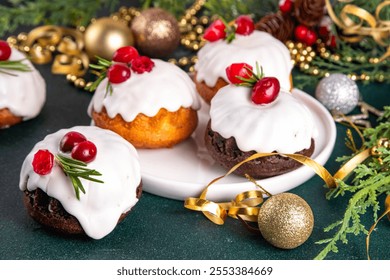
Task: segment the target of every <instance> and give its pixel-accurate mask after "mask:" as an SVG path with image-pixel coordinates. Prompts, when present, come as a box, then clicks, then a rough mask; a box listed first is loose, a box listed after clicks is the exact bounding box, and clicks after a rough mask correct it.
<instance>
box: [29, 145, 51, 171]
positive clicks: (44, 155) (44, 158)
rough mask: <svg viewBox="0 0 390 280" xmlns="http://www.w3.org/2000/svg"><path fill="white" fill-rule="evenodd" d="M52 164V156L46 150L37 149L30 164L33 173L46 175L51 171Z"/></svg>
mask: <svg viewBox="0 0 390 280" xmlns="http://www.w3.org/2000/svg"><path fill="white" fill-rule="evenodd" d="M53 165H54V156H53V154H52V153H50V152H49V151H48V150H38V152H36V153H35V155H34V158H33V161H32V166H33V170H34V172H35V173H37V174H39V175H47V174H49V173H50V172H51V170H52V168H53Z"/></svg>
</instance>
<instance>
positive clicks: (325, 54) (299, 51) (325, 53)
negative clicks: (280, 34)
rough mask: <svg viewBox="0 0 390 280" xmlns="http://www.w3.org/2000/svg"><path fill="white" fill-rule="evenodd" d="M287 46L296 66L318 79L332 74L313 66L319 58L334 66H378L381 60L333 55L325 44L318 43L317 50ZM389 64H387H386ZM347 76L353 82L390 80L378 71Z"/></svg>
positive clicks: (301, 46)
mask: <svg viewBox="0 0 390 280" xmlns="http://www.w3.org/2000/svg"><path fill="white" fill-rule="evenodd" d="M286 46H287V48H288V49H289V51H290V56H291V60H292V62H293V64H294V65H296V66H297V67H299V70H301V71H302V72H304V73H306V74H309V75H314V76H318V77H328V76H329V75H330V74H331V73H330V72H329V71H327V70H322V69H321V68H319V67H317V66H314V65H312V61H313V60H314V58H315V57H317V56H319V57H321V58H322V59H324V60H327V61H330V62H331V63H333V64H339V65H341V64H342V63H343V62H357V63H371V64H376V63H378V62H379V61H380V59H379V58H376V57H372V58H367V57H365V56H364V55H359V56H357V57H352V56H342V55H340V54H337V53H332V52H331V51H330V50H329V49H328V48H326V46H325V44H324V43H322V42H320V41H319V42H317V48H316V49H313V48H312V47H311V46H307V45H305V44H303V43H301V42H293V41H287V42H286ZM385 63H387V62H385ZM347 76H348V77H349V78H351V79H352V80H356V81H358V80H360V81H370V80H372V81H377V82H384V81H385V80H387V79H389V78H390V74H389V73H386V72H384V71H378V72H376V73H365V72H362V73H354V72H351V73H348V74H347Z"/></svg>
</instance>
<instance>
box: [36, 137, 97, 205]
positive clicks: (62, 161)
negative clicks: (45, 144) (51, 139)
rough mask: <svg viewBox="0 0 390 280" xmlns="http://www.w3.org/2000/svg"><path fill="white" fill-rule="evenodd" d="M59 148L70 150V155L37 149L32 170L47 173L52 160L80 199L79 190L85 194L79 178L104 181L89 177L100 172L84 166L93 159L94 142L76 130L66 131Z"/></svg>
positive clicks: (95, 151)
mask: <svg viewBox="0 0 390 280" xmlns="http://www.w3.org/2000/svg"><path fill="white" fill-rule="evenodd" d="M59 148H60V151H62V152H63V153H69V152H71V157H67V156H64V155H61V154H57V155H55V156H54V155H53V154H52V153H51V152H50V151H48V150H42V149H41V150H38V151H37V152H36V153H35V154H34V157H33V161H32V166H33V170H34V172H35V173H37V174H39V175H47V174H49V173H50V172H51V170H52V169H53V166H54V162H56V163H57V164H58V166H60V167H61V169H62V170H63V171H64V173H65V174H66V175H67V176H68V177H69V179H70V180H71V182H72V185H73V188H74V190H75V194H76V197H77V199H80V191H81V192H83V193H84V194H85V189H84V186H83V184H82V182H81V180H80V178H82V179H85V180H89V181H93V182H97V183H104V182H103V181H101V180H98V179H96V178H92V177H91V176H101V175H102V174H101V173H100V172H98V171H96V170H94V169H89V168H87V167H86V166H87V163H89V162H91V161H93V160H94V159H95V157H96V153H97V149H96V146H95V144H94V143H92V142H91V141H88V140H87V138H86V137H85V136H84V135H83V134H81V133H79V132H76V131H70V132H68V133H66V134H65V135H64V136H63V137H62V139H61V141H60V144H59Z"/></svg>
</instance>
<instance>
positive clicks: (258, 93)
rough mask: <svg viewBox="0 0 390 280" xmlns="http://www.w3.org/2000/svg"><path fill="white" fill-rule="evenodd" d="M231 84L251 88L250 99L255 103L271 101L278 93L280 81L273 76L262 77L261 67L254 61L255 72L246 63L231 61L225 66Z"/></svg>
mask: <svg viewBox="0 0 390 280" xmlns="http://www.w3.org/2000/svg"><path fill="white" fill-rule="evenodd" d="M226 75H227V77H228V79H229V81H230V82H231V83H232V84H235V85H237V86H245V87H250V88H252V92H251V100H252V102H253V103H255V104H257V105H265V104H269V103H271V102H273V101H274V100H275V99H276V98H277V97H278V95H279V91H280V83H279V80H278V79H277V78H275V77H264V73H263V68H262V67H259V65H258V63H256V73H255V72H253V68H252V66H250V65H248V64H246V63H233V64H232V65H230V66H229V67H227V68H226Z"/></svg>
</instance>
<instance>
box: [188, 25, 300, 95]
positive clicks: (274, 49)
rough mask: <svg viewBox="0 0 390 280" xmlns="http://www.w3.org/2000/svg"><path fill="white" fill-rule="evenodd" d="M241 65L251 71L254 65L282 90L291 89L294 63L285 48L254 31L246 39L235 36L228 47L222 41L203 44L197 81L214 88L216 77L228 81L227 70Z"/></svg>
mask: <svg viewBox="0 0 390 280" xmlns="http://www.w3.org/2000/svg"><path fill="white" fill-rule="evenodd" d="M240 62H245V63H247V64H249V65H251V66H252V67H253V69H256V68H255V66H256V62H257V63H258V64H259V65H260V66H262V67H263V70H264V74H265V75H266V76H273V77H276V78H278V79H279V82H280V86H281V87H282V88H284V89H286V90H290V89H291V83H290V74H291V70H292V68H293V64H292V62H291V57H290V53H289V51H288V49H287V47H286V46H285V45H284V44H283V43H282V42H280V41H279V40H277V39H275V38H274V37H272V36H271V35H270V34H268V33H266V32H263V31H257V30H255V31H254V32H253V33H252V34H250V35H248V36H242V35H238V34H236V38H235V39H234V40H233V41H232V42H231V43H230V44H228V43H227V42H226V41H224V40H218V41H216V42H208V43H207V44H205V45H204V47H202V48H201V49H200V51H199V52H198V62H197V63H196V64H195V70H196V79H197V81H198V82H202V81H204V82H205V83H206V85H207V86H209V87H213V86H215V83H216V82H217V79H218V78H222V79H224V80H225V81H226V82H228V79H227V76H226V67H228V66H229V65H231V64H232V63H240Z"/></svg>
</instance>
